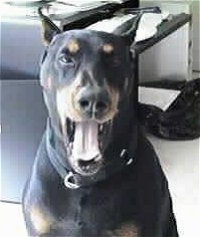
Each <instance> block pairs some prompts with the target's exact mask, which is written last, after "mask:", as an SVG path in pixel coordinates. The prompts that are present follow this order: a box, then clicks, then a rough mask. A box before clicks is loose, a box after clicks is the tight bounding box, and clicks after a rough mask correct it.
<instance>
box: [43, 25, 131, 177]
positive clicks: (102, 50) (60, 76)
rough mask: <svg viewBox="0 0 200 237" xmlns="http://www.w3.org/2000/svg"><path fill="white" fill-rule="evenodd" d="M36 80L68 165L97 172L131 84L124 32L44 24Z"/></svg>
mask: <svg viewBox="0 0 200 237" xmlns="http://www.w3.org/2000/svg"><path fill="white" fill-rule="evenodd" d="M44 38H45V41H46V43H47V50H46V53H45V57H44V58H43V60H42V65H41V72H40V80H41V85H42V86H43V89H44V98H45V102H46V105H47V108H48V112H49V115H50V117H51V119H52V120H57V125H58V124H59V126H57V128H56V129H57V133H59V134H58V135H59V136H60V137H61V138H62V139H63V141H64V143H65V147H66V152H67V154H68V155H67V157H68V160H69V162H70V165H71V166H72V168H73V169H74V170H75V171H76V172H77V173H80V174H81V175H91V174H94V173H96V172H97V171H98V170H99V169H100V167H101V166H102V163H103V153H104V151H105V149H106V147H107V145H108V140H109V139H108V137H109V135H110V133H111V130H112V126H113V121H114V120H115V119H116V118H117V117H118V115H119V113H120V110H123V108H122V107H123V106H124V101H125V100H126V101H127V100H128V95H129V94H130V93H131V89H132V82H133V79H132V73H133V72H132V71H131V70H132V66H131V57H130V51H129V45H127V44H126V41H125V40H124V38H123V37H120V36H117V35H114V34H108V33H104V32H96V31H90V30H71V31H67V32H60V31H59V29H58V28H57V27H56V26H55V25H53V23H51V25H49V24H48V27H46V28H45V31H44Z"/></svg>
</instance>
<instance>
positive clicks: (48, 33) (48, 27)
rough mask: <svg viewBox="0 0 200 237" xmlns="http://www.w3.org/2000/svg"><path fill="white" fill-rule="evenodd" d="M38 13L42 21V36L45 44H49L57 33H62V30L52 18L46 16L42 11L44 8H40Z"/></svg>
mask: <svg viewBox="0 0 200 237" xmlns="http://www.w3.org/2000/svg"><path fill="white" fill-rule="evenodd" d="M38 14H39V16H40V18H41V21H42V28H43V32H42V36H43V40H44V43H45V45H49V44H50V42H51V40H52V39H53V37H54V36H55V35H57V34H60V33H61V32H62V31H61V30H60V29H59V28H58V27H57V26H56V25H55V24H54V23H53V22H52V21H51V20H50V18H49V17H47V16H45V15H44V14H43V13H42V8H41V7H40V8H38Z"/></svg>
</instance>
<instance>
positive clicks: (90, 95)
mask: <svg viewBox="0 0 200 237" xmlns="http://www.w3.org/2000/svg"><path fill="white" fill-rule="evenodd" d="M109 104H110V100H109V96H108V93H107V91H106V90H103V89H102V90H99V91H98V92H95V91H93V90H92V89H91V90H86V91H85V92H84V93H82V95H81V98H80V99H79V106H80V109H81V110H82V112H83V113H85V114H86V115H87V116H90V117H91V116H92V115H95V116H96V117H99V116H102V115H104V114H105V113H106V112H107V111H108V109H109Z"/></svg>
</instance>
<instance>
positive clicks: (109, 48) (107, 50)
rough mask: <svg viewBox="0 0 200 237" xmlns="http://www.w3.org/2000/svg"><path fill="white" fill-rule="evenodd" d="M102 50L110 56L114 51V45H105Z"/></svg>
mask: <svg viewBox="0 0 200 237" xmlns="http://www.w3.org/2000/svg"><path fill="white" fill-rule="evenodd" d="M102 50H103V52H104V53H107V54H110V53H112V52H113V51H114V45H113V44H104V45H103V47H102Z"/></svg>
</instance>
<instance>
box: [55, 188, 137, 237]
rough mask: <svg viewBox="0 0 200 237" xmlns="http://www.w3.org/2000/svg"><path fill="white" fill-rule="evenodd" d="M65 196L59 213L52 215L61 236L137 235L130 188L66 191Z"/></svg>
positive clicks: (134, 236) (132, 236)
mask: <svg viewBox="0 0 200 237" xmlns="http://www.w3.org/2000/svg"><path fill="white" fill-rule="evenodd" d="M65 200H67V202H65V203H64V202H63V205H62V208H61V209H60V213H59V215H58V213H56V214H55V216H54V218H55V219H56V221H55V228H56V229H58V230H60V231H61V232H60V233H61V234H64V235H65V236H104V237H106V236H127V237H138V236H139V235H138V228H137V227H136V224H135V221H136V210H135V208H134V207H135V204H134V197H133V195H132V193H130V192H129V193H125V192H124V191H123V189H122V191H120V192H116V190H110V191H108V192H107V191H106V192H105V191H103V190H97V189H95V190H92V192H90V191H87V192H85V191H84V192H80V193H78V192H77V193H76V192H71V191H69V192H68V197H67V198H66V199H65Z"/></svg>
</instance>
